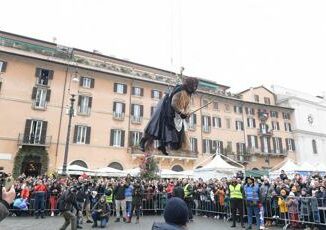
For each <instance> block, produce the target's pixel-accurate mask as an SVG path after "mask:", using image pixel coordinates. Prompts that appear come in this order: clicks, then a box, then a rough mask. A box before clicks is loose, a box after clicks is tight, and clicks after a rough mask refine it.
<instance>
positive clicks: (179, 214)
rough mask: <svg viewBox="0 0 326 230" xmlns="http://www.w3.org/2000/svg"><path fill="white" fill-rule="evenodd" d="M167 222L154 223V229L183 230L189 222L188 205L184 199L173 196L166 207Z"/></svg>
mask: <svg viewBox="0 0 326 230" xmlns="http://www.w3.org/2000/svg"><path fill="white" fill-rule="evenodd" d="M164 220H165V223H154V224H153V226H152V230H182V229H186V226H187V222H188V207H187V204H186V203H185V202H184V200H182V199H180V198H178V197H172V198H170V199H169V200H168V201H167V204H166V206H165V209H164Z"/></svg>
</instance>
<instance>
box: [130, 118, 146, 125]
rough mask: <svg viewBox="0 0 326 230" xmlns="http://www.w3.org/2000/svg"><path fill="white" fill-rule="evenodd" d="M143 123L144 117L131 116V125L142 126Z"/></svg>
mask: <svg viewBox="0 0 326 230" xmlns="http://www.w3.org/2000/svg"><path fill="white" fill-rule="evenodd" d="M142 121H143V117H140V116H131V123H132V124H141V122H142Z"/></svg>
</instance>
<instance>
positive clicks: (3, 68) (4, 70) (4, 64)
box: [0, 60, 7, 73]
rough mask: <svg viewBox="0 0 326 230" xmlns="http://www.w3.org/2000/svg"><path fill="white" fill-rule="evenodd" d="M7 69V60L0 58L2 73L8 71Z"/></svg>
mask: <svg viewBox="0 0 326 230" xmlns="http://www.w3.org/2000/svg"><path fill="white" fill-rule="evenodd" d="M6 69H7V62H5V61H1V60H0V73H4V72H6Z"/></svg>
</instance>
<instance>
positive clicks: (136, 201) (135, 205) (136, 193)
mask: <svg viewBox="0 0 326 230" xmlns="http://www.w3.org/2000/svg"><path fill="white" fill-rule="evenodd" d="M143 197H144V189H143V187H142V185H141V184H140V181H137V182H136V183H135V184H134V190H133V194H132V209H131V213H130V219H129V220H130V222H131V219H132V215H133V213H134V211H136V224H138V223H139V217H140V209H141V205H142V201H143Z"/></svg>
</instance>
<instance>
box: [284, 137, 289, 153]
mask: <svg viewBox="0 0 326 230" xmlns="http://www.w3.org/2000/svg"><path fill="white" fill-rule="evenodd" d="M285 144H286V150H288V151H289V139H287V138H285Z"/></svg>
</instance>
